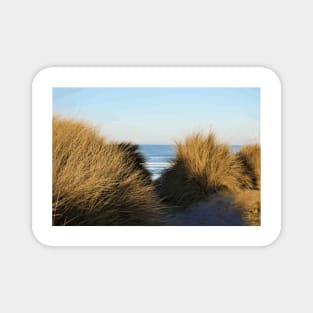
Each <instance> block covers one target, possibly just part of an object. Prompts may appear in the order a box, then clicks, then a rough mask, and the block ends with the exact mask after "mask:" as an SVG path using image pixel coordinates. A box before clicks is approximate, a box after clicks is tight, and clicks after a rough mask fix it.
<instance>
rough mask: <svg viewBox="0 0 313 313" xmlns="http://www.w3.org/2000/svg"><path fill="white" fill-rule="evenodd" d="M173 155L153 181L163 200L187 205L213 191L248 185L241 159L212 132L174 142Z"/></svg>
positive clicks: (237, 189) (239, 189) (251, 185)
mask: <svg viewBox="0 0 313 313" xmlns="http://www.w3.org/2000/svg"><path fill="white" fill-rule="evenodd" d="M176 151H177V154H176V158H175V160H174V161H173V163H172V165H171V167H170V168H169V169H167V170H166V171H165V172H164V173H163V175H162V176H161V178H160V179H159V180H158V181H157V185H158V190H159V192H160V195H161V197H162V198H164V199H165V201H166V202H169V203H171V204H173V205H178V206H188V205H190V204H192V203H195V202H197V201H200V200H205V199H207V198H208V197H209V196H210V195H213V194H216V193H217V192H224V193H225V192H226V193H231V194H233V193H238V192H240V191H241V190H242V189H246V188H248V189H249V188H252V187H253V182H252V179H251V177H250V176H249V175H248V173H246V171H245V169H244V166H243V162H242V160H241V159H240V158H239V157H237V156H236V155H235V154H234V153H231V151H230V147H229V145H227V144H225V143H221V142H219V141H218V140H217V138H216V135H215V133H214V132H212V131H211V132H210V133H208V134H207V135H202V134H200V133H196V134H193V135H191V136H189V137H187V138H186V139H185V140H184V141H183V142H178V143H177V144H176Z"/></svg>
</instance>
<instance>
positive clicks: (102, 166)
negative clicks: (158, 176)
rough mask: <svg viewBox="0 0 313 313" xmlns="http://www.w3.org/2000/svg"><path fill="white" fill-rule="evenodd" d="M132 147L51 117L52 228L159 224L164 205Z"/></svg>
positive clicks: (140, 158)
mask: <svg viewBox="0 0 313 313" xmlns="http://www.w3.org/2000/svg"><path fill="white" fill-rule="evenodd" d="M143 161H144V159H143V157H142V156H141V155H140V154H139V153H138V152H137V146H134V145H132V144H129V143H126V144H116V143H109V142H106V140H105V139H104V138H103V137H102V136H100V135H99V134H98V132H97V131H96V130H95V129H94V128H92V127H90V125H89V124H86V123H83V122H77V121H74V120H70V119H63V118H60V117H54V118H53V205H52V206H53V209H52V211H53V225H156V224H159V221H158V219H159V212H160V207H161V206H160V202H159V199H158V197H157V196H156V194H155V193H154V189H153V186H152V185H151V183H150V178H149V174H148V173H147V172H146V171H145V170H144V168H143V164H142V163H143Z"/></svg>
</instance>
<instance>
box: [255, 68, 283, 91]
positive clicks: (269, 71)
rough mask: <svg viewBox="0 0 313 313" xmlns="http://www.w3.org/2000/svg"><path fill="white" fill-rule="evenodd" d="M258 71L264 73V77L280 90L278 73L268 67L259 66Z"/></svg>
mask: <svg viewBox="0 0 313 313" xmlns="http://www.w3.org/2000/svg"><path fill="white" fill-rule="evenodd" d="M260 69H261V70H262V71H263V72H264V73H265V75H266V76H268V77H269V78H271V79H272V80H273V81H276V83H277V84H278V85H279V88H282V79H281V77H280V75H279V74H278V72H277V71H276V70H274V69H272V68H270V67H268V66H261V67H260Z"/></svg>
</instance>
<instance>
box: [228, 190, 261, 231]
mask: <svg viewBox="0 0 313 313" xmlns="http://www.w3.org/2000/svg"><path fill="white" fill-rule="evenodd" d="M233 204H234V206H235V207H236V208H238V209H239V211H240V213H241V217H242V219H243V221H244V223H245V225H247V226H260V225H261V198H260V191H259V190H243V191H241V192H240V193H238V194H237V195H235V196H234V200H233Z"/></svg>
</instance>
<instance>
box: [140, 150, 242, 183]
mask: <svg viewBox="0 0 313 313" xmlns="http://www.w3.org/2000/svg"><path fill="white" fill-rule="evenodd" d="M240 147H241V146H239V145H233V146H231V151H232V152H234V153H235V152H237V151H239V150H240ZM139 152H141V153H142V154H143V156H144V157H145V160H146V163H145V167H146V169H147V170H148V171H149V172H150V174H151V178H152V180H156V179H158V178H159V177H160V176H161V174H162V171H164V170H165V169H167V168H168V167H170V165H171V161H172V160H174V159H175V155H176V150H175V146H172V145H139Z"/></svg>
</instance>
